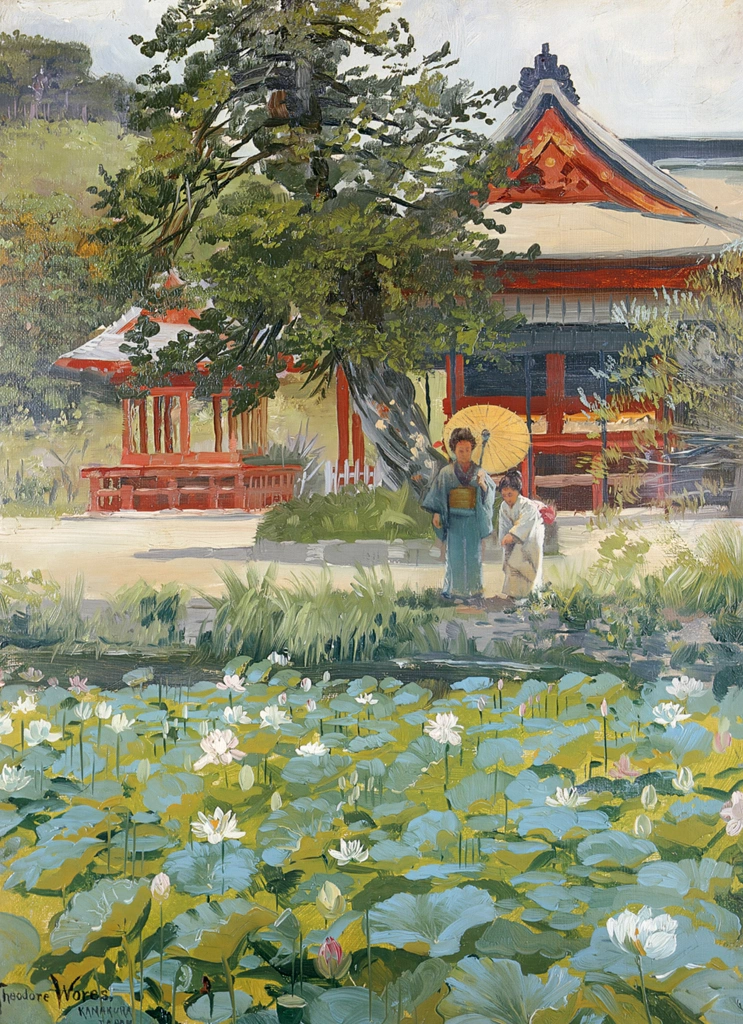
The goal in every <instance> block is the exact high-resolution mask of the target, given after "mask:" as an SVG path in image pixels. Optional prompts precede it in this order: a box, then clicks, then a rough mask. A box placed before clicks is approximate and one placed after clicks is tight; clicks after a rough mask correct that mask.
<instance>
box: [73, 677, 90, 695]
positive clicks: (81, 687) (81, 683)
mask: <svg viewBox="0 0 743 1024" xmlns="http://www.w3.org/2000/svg"><path fill="white" fill-rule="evenodd" d="M70 689H71V690H72V692H73V693H77V694H80V693H90V687H89V686H88V680H87V679H81V678H80V676H78V675H74V676H70Z"/></svg>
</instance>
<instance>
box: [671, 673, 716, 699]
mask: <svg viewBox="0 0 743 1024" xmlns="http://www.w3.org/2000/svg"><path fill="white" fill-rule="evenodd" d="M706 689H707V687H706V686H705V685H704V683H703V682H702V680H701V679H695V678H694V677H693V676H675V677H674V678H673V679H672V680H671V685H670V686H667V687H666V693H670V695H671V696H672V697H675V698H676V700H686V699H687V698H688V697H701V695H702V694H703V693H704V692H705V690H706Z"/></svg>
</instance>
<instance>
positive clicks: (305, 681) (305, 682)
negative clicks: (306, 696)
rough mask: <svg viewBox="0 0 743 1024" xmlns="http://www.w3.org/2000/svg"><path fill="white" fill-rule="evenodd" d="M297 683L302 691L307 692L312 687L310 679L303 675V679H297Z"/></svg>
mask: <svg viewBox="0 0 743 1024" xmlns="http://www.w3.org/2000/svg"><path fill="white" fill-rule="evenodd" d="M299 685H300V686H301V687H302V689H303V690H304V692H305V693H307V692H308V691H309V690H311V689H312V680H311V679H309V678H308V677H307V676H305V677H304V679H300V680H299Z"/></svg>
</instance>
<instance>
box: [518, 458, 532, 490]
mask: <svg viewBox="0 0 743 1024" xmlns="http://www.w3.org/2000/svg"><path fill="white" fill-rule="evenodd" d="M532 489H533V488H532V481H531V478H530V476H529V456H528V455H527V456H526V458H525V459H524V460H523V461H522V463H521V493H522V494H523V495H524V497H526V498H531V497H532Z"/></svg>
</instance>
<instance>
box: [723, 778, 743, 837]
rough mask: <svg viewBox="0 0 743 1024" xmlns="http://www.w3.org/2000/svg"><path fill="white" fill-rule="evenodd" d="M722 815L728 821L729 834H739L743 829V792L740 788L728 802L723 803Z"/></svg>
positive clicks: (727, 829) (726, 826)
mask: <svg viewBox="0 0 743 1024" xmlns="http://www.w3.org/2000/svg"><path fill="white" fill-rule="evenodd" d="M720 817H721V818H722V820H723V821H725V822H727V824H726V825H725V831H726V832H727V834H728V835H729V836H737V835H740V833H741V832H742V831H743V792H741V791H740V790H739V789H738V790H736V791H735V793H733V795H732V796H731V797H730V799H729V800H728V802H727V803H726V804H723V806H722V810H721V811H720Z"/></svg>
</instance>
